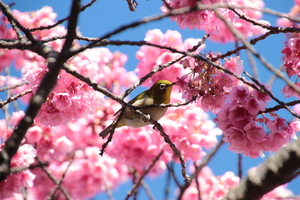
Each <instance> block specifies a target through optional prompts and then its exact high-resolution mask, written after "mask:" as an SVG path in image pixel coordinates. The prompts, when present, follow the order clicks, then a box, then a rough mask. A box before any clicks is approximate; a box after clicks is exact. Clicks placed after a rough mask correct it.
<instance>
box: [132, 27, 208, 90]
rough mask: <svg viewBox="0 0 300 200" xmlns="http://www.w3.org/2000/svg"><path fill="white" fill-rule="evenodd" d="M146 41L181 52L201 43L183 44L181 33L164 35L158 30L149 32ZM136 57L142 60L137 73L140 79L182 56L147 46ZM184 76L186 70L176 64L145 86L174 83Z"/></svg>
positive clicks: (171, 32)
mask: <svg viewBox="0 0 300 200" xmlns="http://www.w3.org/2000/svg"><path fill="white" fill-rule="evenodd" d="M144 40H145V41H147V42H149V43H152V44H156V45H160V46H166V47H171V48H174V49H177V50H180V51H187V50H189V49H192V48H193V47H194V46H195V45H197V44H198V42H199V41H200V40H199V39H192V38H189V39H186V40H185V41H184V42H182V38H181V34H180V33H179V32H177V31H171V30H168V31H167V32H166V33H165V34H163V33H162V32H161V31H160V30H158V29H154V30H149V31H148V32H147V33H146V37H145V39H144ZM204 47H205V45H202V46H200V47H199V48H198V49H197V51H196V52H199V51H200V50H202V49H203V48H204ZM136 57H137V59H138V60H140V62H139V63H138V66H137V68H136V70H135V71H136V72H137V74H138V76H139V78H140V77H143V76H145V75H146V74H147V73H149V72H150V71H151V70H153V69H155V68H157V67H158V66H159V65H163V64H166V63H168V62H170V61H172V60H175V59H176V58H179V57H180V54H175V53H172V52H170V51H168V50H166V49H160V48H157V47H151V46H147V45H145V46H142V47H141V48H140V49H139V51H138V52H137V53H136ZM182 74H185V70H184V69H183V68H182V66H181V65H180V64H178V63H175V64H173V65H171V66H169V67H167V68H165V69H164V70H163V71H161V72H158V73H155V74H154V75H153V76H152V77H151V78H150V79H147V81H146V82H145V84H146V85H147V86H151V85H152V84H153V83H155V82H156V81H158V80H164V79H167V80H169V81H173V82H174V81H176V77H177V76H181V75H182Z"/></svg>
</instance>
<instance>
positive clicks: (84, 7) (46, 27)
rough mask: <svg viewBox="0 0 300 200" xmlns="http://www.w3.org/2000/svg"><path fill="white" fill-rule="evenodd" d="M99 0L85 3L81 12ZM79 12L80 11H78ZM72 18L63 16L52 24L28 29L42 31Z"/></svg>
mask: <svg viewBox="0 0 300 200" xmlns="http://www.w3.org/2000/svg"><path fill="white" fill-rule="evenodd" d="M96 1H97V0H92V1H91V2H89V3H87V4H85V5H83V6H82V7H81V8H80V9H79V12H83V11H84V10H85V9H86V8H88V7H90V6H92V4H93V3H95V2H96ZM78 14H79V13H78ZM69 19H70V16H68V17H66V18H63V19H61V20H58V21H57V22H56V23H55V24H52V25H49V26H40V27H38V28H31V29H28V30H29V31H31V32H34V31H41V30H50V29H52V28H54V27H56V26H58V25H59V24H62V23H64V22H65V21H67V20H69Z"/></svg>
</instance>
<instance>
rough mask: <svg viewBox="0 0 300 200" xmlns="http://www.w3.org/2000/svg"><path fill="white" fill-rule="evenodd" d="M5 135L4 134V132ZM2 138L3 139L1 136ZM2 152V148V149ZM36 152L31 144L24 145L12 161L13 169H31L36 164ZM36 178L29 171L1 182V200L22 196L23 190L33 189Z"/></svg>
mask: <svg viewBox="0 0 300 200" xmlns="http://www.w3.org/2000/svg"><path fill="white" fill-rule="evenodd" d="M2 133H3V132H2ZM0 137H3V136H2V135H0ZM0 151H2V148H0ZM35 156H36V150H35V149H34V148H33V147H32V146H31V145H29V144H23V145H21V146H20V147H19V149H18V151H17V153H16V154H15V155H14V157H13V158H12V160H11V168H15V169H22V168H24V167H29V166H30V165H31V164H32V163H34V158H35ZM35 177H36V176H35V175H34V174H33V173H32V172H30V171H29V170H28V169H25V170H24V169H23V170H21V171H19V172H16V173H13V174H11V175H9V176H8V177H7V178H6V179H5V180H4V181H2V182H0V199H6V198H9V197H11V196H12V195H16V194H20V193H21V190H20V189H21V188H25V187H28V188H31V187H32V186H33V180H34V178H35Z"/></svg>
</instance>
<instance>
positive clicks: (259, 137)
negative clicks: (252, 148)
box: [244, 123, 266, 143]
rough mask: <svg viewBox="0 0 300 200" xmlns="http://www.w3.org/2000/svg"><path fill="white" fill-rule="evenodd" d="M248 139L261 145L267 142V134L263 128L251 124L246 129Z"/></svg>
mask: <svg viewBox="0 0 300 200" xmlns="http://www.w3.org/2000/svg"><path fill="white" fill-rule="evenodd" d="M244 130H245V132H246V135H247V138H248V139H249V140H251V141H254V142H255V143H260V142H263V141H265V140H266V134H265V131H264V129H263V127H261V126H258V125H256V124H252V123H249V124H247V125H246V126H245V128H244Z"/></svg>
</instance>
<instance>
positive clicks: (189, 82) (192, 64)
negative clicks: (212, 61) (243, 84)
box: [176, 53, 244, 112]
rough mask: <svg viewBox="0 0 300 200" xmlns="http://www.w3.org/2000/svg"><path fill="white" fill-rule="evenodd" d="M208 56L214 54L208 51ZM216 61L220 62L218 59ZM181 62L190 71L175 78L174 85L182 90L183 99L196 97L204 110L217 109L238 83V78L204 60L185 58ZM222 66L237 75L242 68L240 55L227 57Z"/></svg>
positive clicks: (210, 56) (211, 56)
mask: <svg viewBox="0 0 300 200" xmlns="http://www.w3.org/2000/svg"><path fill="white" fill-rule="evenodd" d="M208 57H209V58H214V57H215V55H213V54H211V53H209V54H208ZM217 63H218V64H221V63H220V62H219V61H217ZM181 64H182V65H183V67H184V68H187V69H189V70H190V73H188V74H187V75H184V76H181V77H180V78H177V84H176V85H177V86H179V87H180V89H181V91H182V92H183V98H184V99H186V100H187V101H188V100H190V99H192V97H197V98H198V99H199V100H200V103H201V105H202V107H203V109H205V110H211V111H213V112H217V111H219V110H220V108H221V106H222V105H223V104H224V100H225V98H226V95H227V94H228V93H229V91H230V90H231V88H232V87H234V86H235V85H238V84H239V80H238V79H236V78H234V77H233V76H231V75H228V74H226V73H224V72H223V71H221V70H217V69H216V68H215V67H213V66H210V65H208V64H207V63H206V62H204V61H201V60H195V59H194V58H187V59H185V60H183V61H182V62H181ZM223 67H224V68H225V69H227V70H229V71H231V72H233V73H235V74H237V75H240V74H241V73H242V72H243V70H244V66H243V61H242V60H240V57H231V58H229V59H228V60H226V61H225V63H224V65H223Z"/></svg>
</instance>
